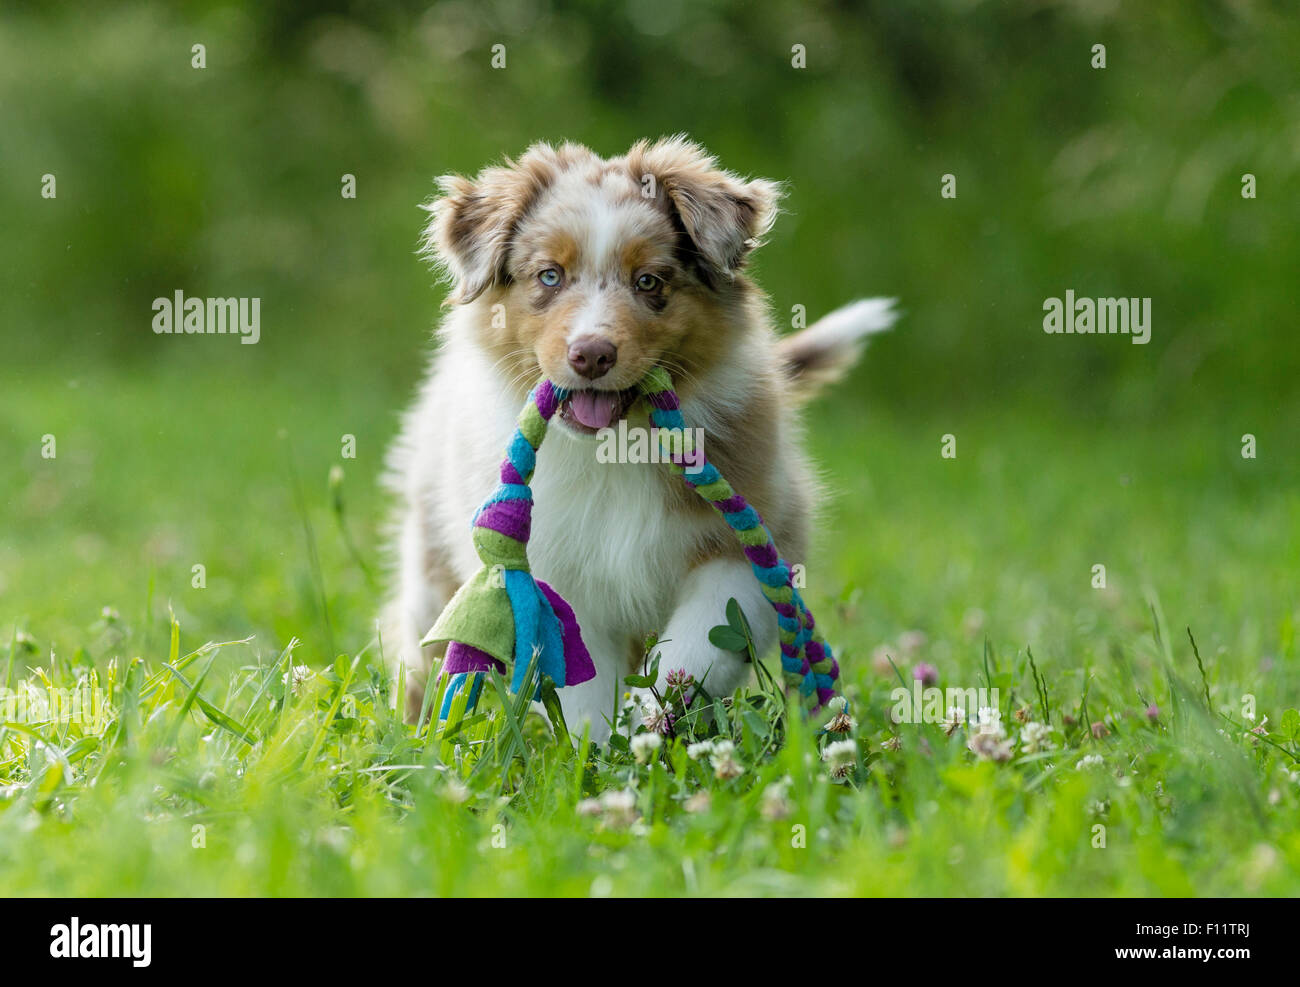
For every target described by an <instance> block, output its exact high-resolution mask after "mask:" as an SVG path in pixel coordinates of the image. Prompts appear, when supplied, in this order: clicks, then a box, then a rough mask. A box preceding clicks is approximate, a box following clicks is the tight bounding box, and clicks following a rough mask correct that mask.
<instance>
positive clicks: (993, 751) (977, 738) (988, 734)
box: [966, 724, 1011, 762]
mask: <svg viewBox="0 0 1300 987" xmlns="http://www.w3.org/2000/svg"><path fill="white" fill-rule="evenodd" d="M1005 738H1006V731H1005V730H1003V729H1001V725H1000V724H999V727H998V730H997V731H996V732H995V731H992V730H984V729H979V730H976V731H974V732H972V733H971V735H970V736H969V737H968V738H967V740H966V746H967V747H968V748H969V749H970V750H971V751H973V752H974V753H975V756H976V757H978V758H979V759H980V760H981V761H998V762H1001V761H1010V760H1011V741H1009V740H1007V739H1005Z"/></svg>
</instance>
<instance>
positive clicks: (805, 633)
mask: <svg viewBox="0 0 1300 987" xmlns="http://www.w3.org/2000/svg"><path fill="white" fill-rule="evenodd" d="M640 386H641V390H642V391H643V392H644V393H645V396H646V400H647V401H648V402H649V404H650V421H651V422H652V423H653V424H654V425H655V426H656V427H657V428H658V429H659V432H658V436H659V445H660V448H661V449H663V450H664V452H665V453H667V454H668V468H669V469H670V470H672V471H673V472H674V473H676V474H677V475H679V476H680V477H681V478H682V480H683V481H684V482H685V483H686V485H687V486H689V487H690V488H691V489H692V490H694V491H695V492H696V493H697V494H699V495H700V496H701V497H702V498H703V499H704V500H705V501H707V502H708V504H709V506H711V507H712V508H713V509H714V510H716V511H717V512H718V513H719V514H720V515H721V516H722V519H723V520H724V521H726V522H727V526H728V527H730V528H731V530H732V531H734V532H735V533H736V538H737V540H738V541H739V542H740V544H741V546H742V547H743V549H744V552H745V557H746V558H747V559H749V563H750V565H751V566H752V567H753V570H754V575H755V576H756V577H757V578H758V583H759V586H760V587H761V589H762V591H763V595H764V596H765V597H767V601H768V603H770V604H771V605H772V609H774V610H775V611H776V615H777V624H778V627H779V636H780V641H781V671H782V673H783V676H784V679H785V682H786V684H787V685H788V686H790V687H791V688H794V689H797V690H798V692H799V695H800V696H801V697H803V700H804V702H805V703H806V704H807V706H808V707H809V710H810V712H813V713H815V712H817V711H818V710H820V709H821V708H822V707H824V706H825V705H826V704H827V703H828V702H830V701H831V699H833V698H834V696H835V682H836V680H837V679H838V678H839V674H840V669H839V665H838V664H837V663H836V661H835V656H834V654H832V652H831V648H830V645H829V644H827V643H826V641H825V639H824V638H823V637H822V635H821V632H820V631H819V630H818V629H817V626H816V624H815V622H814V621H813V615H812V611H811V610H809V609H808V605H807V604H806V603H804V601H803V597H802V596H800V595H799V591H798V590H797V589H795V587H794V582H793V580H792V578H791V572H790V566H789V564H788V563H787V562H786V561H785V560H784V559H782V558H781V556H780V554H779V553H778V552H777V550H776V543H775V542H774V541H773V540H772V533H771V532H770V531H768V529H767V525H765V524H764V523H763V519H762V518H761V517H760V516H759V514H758V512H757V511H756V510H754V508H753V507H751V506H750V504H749V502H748V501H746V500H745V498H744V497H742V496H741V495H740V494H738V493H737V492H736V491H735V490H734V489H732V487H731V484H729V483H728V482H727V481H726V479H725V478H724V477H723V475H722V474H721V473H719V472H718V469H717V467H716V466H714V465H713V464H712V463H710V462H709V461H708V460H707V459H705V458H704V457H703V456H702V455H700V453H702V452H703V450H699V451H698V452H697V451H696V450H694V449H691V448H690V432H689V431H687V429H686V422H685V420H684V419H683V418H682V412H681V403H680V402H679V401H678V398H677V394H676V392H675V391H674V390H673V388H672V378H670V377H669V376H668V373H667V371H665V370H664V369H663V368H661V367H657V368H655V369H654V370H652V371H651V372H650V373H649V374H648V375H647V376H646V377H645V379H644V380H642V382H641V385H640ZM686 463H689V464H690V465H691V466H692V470H693V472H692V473H691V474H688V473H687V472H686V470H685V464H686Z"/></svg>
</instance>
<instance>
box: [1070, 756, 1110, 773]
mask: <svg viewBox="0 0 1300 987" xmlns="http://www.w3.org/2000/svg"><path fill="white" fill-rule="evenodd" d="M1104 763H1105V759H1104V758H1103V757H1102V756H1101V755H1100V754H1085V755H1084V756H1083V757H1081V758H1079V763H1078V764H1076V765H1075V766H1074V770H1075V771H1091V770H1092V769H1093V768H1100V767H1101V766H1102V765H1103V764H1104Z"/></svg>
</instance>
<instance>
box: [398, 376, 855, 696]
mask: <svg viewBox="0 0 1300 987" xmlns="http://www.w3.org/2000/svg"><path fill="white" fill-rule="evenodd" d="M638 387H639V389H640V391H641V392H642V396H643V399H644V400H645V402H646V404H647V405H648V406H649V412H650V421H651V423H652V424H653V425H655V426H656V427H657V437H658V441H659V445H660V448H661V450H662V451H663V452H664V454H665V455H664V460H665V465H666V466H667V468H668V469H669V470H671V471H672V472H673V473H675V474H676V475H678V476H680V477H681V478H682V480H683V482H684V483H686V485H687V486H688V487H690V488H691V489H693V490H694V491H695V492H696V493H697V494H699V495H700V496H701V497H702V498H704V500H705V501H707V502H708V503H709V505H710V506H712V507H713V508H714V510H716V511H717V512H718V513H719V514H720V515H721V516H722V519H723V520H724V521H726V522H727V525H728V526H729V527H730V528H731V530H732V531H734V532H735V534H736V538H737V540H738V541H739V542H740V544H741V547H742V549H743V551H744V553H745V557H746V558H747V559H749V562H750V565H751V567H752V568H753V570H754V575H755V576H756V577H757V578H758V581H759V585H760V587H761V589H762V592H763V595H764V596H765V597H766V598H767V601H768V602H769V603H770V604H771V605H772V608H773V609H774V610H775V611H776V614H777V624H778V628H779V639H780V643H781V671H782V677H783V679H784V681H785V683H786V687H787V689H792V690H795V691H797V692H798V694H799V696H800V698H801V701H802V702H803V704H804V705H805V707H806V708H807V709H808V711H809V712H810V713H816V712H818V711H819V710H821V709H822V708H823V707H824V706H825V705H826V704H827V703H828V702H830V700H831V699H832V698H833V697H834V695H835V682H836V680H837V679H838V678H839V665H838V664H837V663H836V661H835V657H834V655H833V654H832V652H831V648H830V645H828V644H827V643H826V641H825V640H824V639H823V638H822V636H821V632H820V631H819V630H818V629H817V627H816V624H815V623H814V621H813V615H812V611H811V610H809V609H808V606H807V604H805V603H804V601H803V598H802V597H801V596H800V595H799V591H798V590H797V589H796V588H795V587H794V584H793V582H792V580H791V572H790V566H789V564H788V563H786V562H785V560H783V559H782V558H781V556H780V555H779V554H778V552H777V550H776V545H775V543H774V542H773V541H772V533H771V532H770V531H768V529H767V526H766V525H765V524H764V523H763V519H762V518H761V517H760V516H759V514H758V512H757V511H756V510H754V508H753V507H752V506H750V504H749V503H748V502H747V501H746V500H745V498H744V497H742V496H741V495H740V494H739V493H737V492H736V491H735V490H734V489H732V487H731V485H730V484H729V483H727V481H726V480H725V479H724V478H723V476H722V474H721V473H720V472H718V469H717V468H716V467H715V466H714V465H713V464H712V463H710V462H709V461H708V459H707V458H704V457H698V456H694V450H693V448H692V445H691V435H690V432H689V431H688V430H687V429H686V427H685V421H684V419H683V418H682V413H681V404H680V402H679V401H678V398H677V394H676V392H675V391H674V390H673V387H672V378H671V377H669V376H668V373H667V371H665V370H664V369H663V368H661V367H656V368H655V369H654V370H652V371H651V372H650V373H649V374H647V375H646V377H645V378H644V379H643V380H642V381H641V383H640V384H639V385H638ZM568 394H569V392H568V390H567V389H566V388H563V387H559V386H557V385H555V384H553V383H552V382H551V381H549V380H542V381H541V382H540V383H539V384H538V385H537V386H536V387H534V388H533V390H532V391H531V392H530V393H529V395H528V400H527V402H526V403H525V404H524V407H523V410H522V411H521V412H520V413H519V418H518V421H517V424H516V428H515V432H514V435H513V436H512V437H511V439H510V443H509V445H508V446H507V447H506V458H505V459H504V460H503V461H502V463H501V472H500V481H501V482H500V483H499V484H498V485H497V488H496V489H495V490H494V491H493V492H492V494H491V495H490V496H489V497H488V499H487V500H485V501H484V502H483V505H482V506H481V507H479V509H478V510H477V511H476V512H475V514H474V518H473V520H472V521H471V525H472V528H473V538H474V548H475V551H476V552H477V553H478V556H479V559H480V560H482V562H483V568H481V569H480V570H479V571H478V572H477V573H475V574H474V576H473V577H472V578H470V580H469V581H468V582H466V583H465V584H464V585H463V586H461V588H460V589H459V590H457V591H456V595H455V596H453V597H452V598H451V601H450V602H449V603H448V604H447V606H446V608H445V609H444V610H443V611H442V615H441V616H439V617H438V620H437V621H436V622H435V623H434V625H433V628H432V629H431V630H430V631H429V633H428V634H426V635H425V637H424V640H423V641H421V642H420V643H421V644H435V643H443V642H445V643H446V644H447V651H446V656H445V657H444V659H443V663H442V668H441V671H440V674H441V675H443V676H446V677H447V678H448V683H447V689H446V691H445V692H444V696H443V703H442V708H441V710H440V712H439V717H440V718H442V719H445V718H446V717H447V715H448V713H449V712H450V709H451V702H452V699H453V697H454V696H455V695H456V694H457V693H459V692H460V691H461V690H462V689H464V688H465V685H466V683H469V689H470V691H469V695H468V697H467V700H468V702H467V706H468V708H469V709H472V708H474V706H475V705H476V704H477V702H478V695H479V690H480V688H481V686H482V680H483V673H486V672H488V671H489V670H491V669H496V671H497V672H499V673H501V674H502V675H504V674H505V672H506V669H507V667H508V666H510V665H513V666H514V667H513V673H512V677H511V689H512V690H513V691H515V692H518V691H519V689H520V688H521V687H522V685H523V680H524V677H525V674H526V671H527V668H528V665H529V664H530V662H531V661H532V659H533V656H534V655H536V656H537V658H538V668H539V670H540V672H541V674H543V675H547V676H549V677H550V678H551V679H552V681H554V683H555V685H556V686H557V687H562V686H569V685H578V684H579V683H581V682H586V681H588V680H589V679H592V678H595V676H596V668H595V665H594V664H593V663H592V660H591V655H590V653H589V652H588V651H587V646H586V645H585V644H584V643H583V640H582V632H581V630H580V629H579V627H578V621H577V618H576V616H575V615H574V613H573V608H572V607H570V606H569V604H568V603H566V602H565V600H564V598H563V597H561V596H560V594H559V593H557V592H556V591H555V590H553V589H552V588H551V587H550V586H548V585H547V584H546V583H544V582H542V581H541V580H540V579H536V578H534V576H533V575H532V572H531V571H530V569H529V566H528V536H529V533H530V530H531V526H532V509H533V493H532V489H531V488H530V487H529V485H528V484H529V482H530V480H531V479H532V476H533V470H534V469H535V468H536V465H537V450H538V448H539V447H540V446H541V444H542V440H543V439H545V438H546V429H547V426H548V424H549V423H550V420H551V417H552V416H553V415H554V414H555V412H556V411H557V410H558V409H559V407H560V404H561V402H563V401H564V399H565V398H566V397H568ZM687 464H689V465H691V466H692V468H693V469H694V470H697V471H696V472H694V473H693V474H688V473H687V472H686V469H685V466H686V465H687Z"/></svg>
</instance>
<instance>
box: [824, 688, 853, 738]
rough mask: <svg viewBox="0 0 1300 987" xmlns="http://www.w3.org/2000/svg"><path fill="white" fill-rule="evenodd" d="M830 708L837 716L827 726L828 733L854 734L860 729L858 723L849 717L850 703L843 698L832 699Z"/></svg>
mask: <svg viewBox="0 0 1300 987" xmlns="http://www.w3.org/2000/svg"><path fill="white" fill-rule="evenodd" d="M829 708H830V709H831V710H832V711H833V712H834V714H835V715H834V716H832V717H831V718H830V721H829V722H828V723H827V724H826V727H825V730H826V732H827V733H852V732H853V731H854V730H856V729H857V728H858V721H857V720H855V719H854V718H853V717H852V716H850V715H849V701H848V700H847V699H845V698H844V697H843V696H836V697H835V698H834V699H832V700H831V701H830V706H829Z"/></svg>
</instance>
